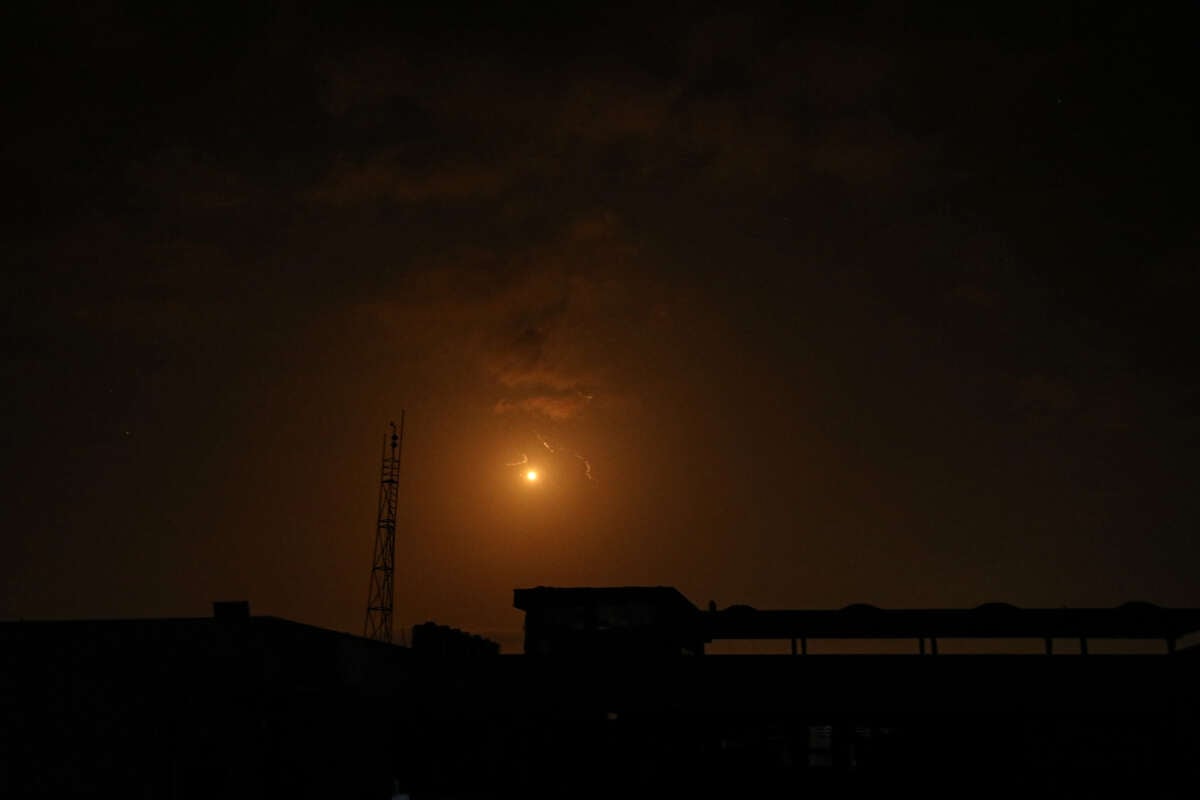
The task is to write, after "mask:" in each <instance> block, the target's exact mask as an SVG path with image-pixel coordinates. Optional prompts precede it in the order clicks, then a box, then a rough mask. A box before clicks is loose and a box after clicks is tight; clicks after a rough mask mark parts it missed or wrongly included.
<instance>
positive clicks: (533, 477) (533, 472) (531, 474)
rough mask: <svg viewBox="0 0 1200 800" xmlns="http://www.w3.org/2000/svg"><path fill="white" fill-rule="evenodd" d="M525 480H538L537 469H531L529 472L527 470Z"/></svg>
mask: <svg viewBox="0 0 1200 800" xmlns="http://www.w3.org/2000/svg"><path fill="white" fill-rule="evenodd" d="M525 480H527V481H536V480H537V470H534V469H531V470H529V472H526V473H525Z"/></svg>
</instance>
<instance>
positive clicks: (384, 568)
mask: <svg viewBox="0 0 1200 800" xmlns="http://www.w3.org/2000/svg"><path fill="white" fill-rule="evenodd" d="M388 425H390V426H391V428H392V434H391V437H390V447H389V438H388V437H387V436H385V437H384V440H383V458H382V462H383V465H382V467H381V469H380V477H379V514H378V517H377V519H378V522H377V523H376V526H375V558H374V560H373V561H372V564H371V586H370V589H369V592H368V594H367V617H366V620H365V621H364V622H363V636H365V637H367V638H368V639H374V640H375V641H377V642H387V643H388V644H391V642H392V602H393V600H394V598H395V589H394V588H393V587H394V584H393V579H394V577H395V572H396V496H397V490H398V488H399V485H400V451H401V448H402V447H403V445H404V411H401V412H400V428H399V431H397V429H396V423H395V422H389V423H388Z"/></svg>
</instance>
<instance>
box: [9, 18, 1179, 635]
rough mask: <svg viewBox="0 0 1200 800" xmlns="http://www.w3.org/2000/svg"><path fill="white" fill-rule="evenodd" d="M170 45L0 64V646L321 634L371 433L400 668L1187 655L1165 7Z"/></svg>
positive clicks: (344, 591)
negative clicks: (137, 633)
mask: <svg viewBox="0 0 1200 800" xmlns="http://www.w3.org/2000/svg"><path fill="white" fill-rule="evenodd" d="M190 5H191V6H193V7H185V5H184V4H173V3H167V4H150V3H147V4H136V5H135V4H130V5H124V4H110V3H84V4H81V5H80V6H78V7H75V8H73V9H72V10H70V11H66V10H64V8H63V7H58V6H57V4H46V5H45V7H44V9H43V10H42V11H31V10H29V9H26V10H24V11H22V12H14V11H12V10H6V11H5V12H3V14H4V16H5V18H4V19H3V20H2V21H0V22H2V26H0V27H3V29H4V34H3V37H4V40H5V41H4V45H3V49H2V50H3V52H4V55H3V58H4V60H5V62H6V63H5V71H6V74H7V77H8V80H7V81H6V87H7V89H6V92H5V106H6V112H7V113H6V114H5V116H6V118H7V121H6V123H5V124H4V134H3V137H2V141H3V157H2V167H0V169H2V175H3V186H4V193H3V195H4V198H5V209H4V214H3V223H2V224H3V226H4V235H3V240H2V247H3V263H4V279H3V284H2V285H3V295H2V298H3V306H2V312H3V317H2V328H0V331H2V339H0V363H2V365H3V366H2V369H3V373H2V374H3V379H2V380H3V387H4V389H3V393H2V395H0V415H2V416H0V420H2V423H3V424H2V425H0V448H2V450H0V452H2V453H3V465H4V474H5V476H6V477H5V478H4V480H3V482H0V487H2V489H0V492H2V494H0V508H2V509H3V518H2V519H3V533H2V536H0V617H2V618H22V617H23V618H30V619H33V618H60V617H122V616H202V615H205V614H207V613H209V603H210V602H211V601H212V600H218V599H242V598H245V599H248V600H250V601H251V604H252V608H253V610H254V612H255V613H264V614H274V615H278V616H284V617H288V618H291V619H295V620H298V621H302V622H307V623H311V624H315V625H321V626H324V627H329V628H334V629H338V630H350V631H354V632H360V631H361V630H362V619H363V613H364V609H365V605H366V599H367V578H368V572H369V569H370V565H371V564H370V562H371V547H372V540H373V537H374V533H375V513H376V498H377V492H378V477H379V466H380V465H379V456H380V443H381V441H382V439H383V436H384V434H385V432H386V429H387V422H388V420H389V419H398V418H399V414H400V410H401V409H402V408H403V409H406V410H407V431H406V439H405V445H404V454H403V467H402V474H401V491H400V507H401V508H400V524H399V532H398V537H397V538H398V546H397V570H396V584H397V612H396V617H397V624H398V625H404V626H409V625H411V624H414V623H417V622H421V621H424V620H427V619H433V620H437V621H438V622H441V623H443V624H449V625H454V626H456V627H461V628H465V629H468V630H470V631H472V632H476V633H482V634H485V635H489V636H493V637H494V638H497V639H499V640H501V641H502V643H503V644H504V646H505V648H506V649H507V650H512V649H515V648H517V647H519V640H520V627H521V616H520V613H519V612H517V611H515V610H513V609H512V608H511V602H512V595H511V590H512V589H513V588H514V587H518V586H533V585H538V584H544V585H623V584H667V585H673V586H676V587H678V588H679V589H680V590H681V591H683V592H684V593H685V594H686V595H687V596H688V597H689V598H690V599H692V600H693V601H694V602H695V603H696V604H697V605H700V606H704V605H705V604H707V602H708V601H709V599H714V600H716V601H717V603H718V604H719V605H720V606H726V605H729V604H733V603H747V604H750V605H754V606H757V607H762V608H770V607H784V608H801V607H818V608H829V607H840V606H843V605H846V604H848V603H852V602H866V603H874V604H877V605H881V606H892V607H930V606H932V607H937V606H973V605H976V604H978V603H981V602H985V601H1007V602H1011V603H1016V604H1018V605H1029V606H1053V607H1057V606H1062V605H1069V606H1097V605H1098V606H1108V605H1115V604H1118V603H1121V602H1124V601H1126V600H1131V599H1139V600H1147V601H1152V602H1157V603H1161V604H1167V605H1192V606H1196V605H1200V582H1198V580H1197V564H1198V563H1200V542H1198V537H1197V523H1198V522H1200V502H1198V497H1200V492H1198V489H1200V487H1198V481H1197V478H1198V471H1197V455H1198V453H1197V451H1198V444H1200V416H1198V414H1200V391H1198V390H1200V382H1198V380H1197V376H1196V375H1197V373H1196V363H1197V361H1198V358H1197V356H1198V353H1197V350H1198V349H1200V348H1197V337H1196V333H1195V324H1194V306H1195V302H1196V296H1197V291H1198V290H1200V277H1198V271H1197V268H1196V265H1197V253H1198V249H1200V248H1198V237H1197V223H1196V217H1197V214H1196V211H1197V202H1196V199H1195V192H1196V183H1197V175H1198V172H1200V170H1198V169H1197V159H1196V156H1195V150H1196V146H1197V142H1200V131H1198V130H1197V128H1198V125H1197V120H1198V115H1197V104H1198V101H1197V97H1198V92H1197V89H1196V83H1195V57H1196V47H1195V31H1196V30H1197V27H1196V23H1197V21H1198V20H1197V19H1196V16H1197V15H1196V14H1195V13H1194V12H1193V11H1191V10H1189V11H1187V14H1186V16H1185V15H1184V11H1183V9H1185V7H1187V6H1188V5H1189V4H1182V3H1181V4H1169V5H1163V6H1159V7H1157V8H1142V4H1127V5H1128V6H1129V7H1128V8H1126V9H1124V10H1122V11H1119V12H1114V11H1113V10H1111V5H1112V4H1107V3H1103V4H1100V3H1097V4H1094V5H1093V4H1053V3H1047V4H1038V6H1053V8H1052V9H1050V10H1046V9H1044V8H1043V9H1041V10H1039V11H1037V12H1036V13H1035V12H1028V13H1027V12H1024V11H1019V10H1016V7H1015V6H1013V5H1011V4H997V5H996V6H995V10H994V11H992V12H980V11H979V10H978V9H972V10H969V11H968V10H957V11H956V10H952V9H950V8H948V6H950V5H952V4H944V3H936V4H928V5H895V4H873V3H868V4H859V5H855V4H850V3H831V4H829V6H828V9H836V10H837V11H836V13H834V12H833V11H829V13H826V11H825V10H821V8H823V7H821V6H809V7H807V8H808V10H795V9H792V8H791V7H790V6H791V4H785V5H781V6H778V7H763V8H759V9H757V10H755V11H752V12H751V11H736V12H733V11H726V10H721V9H719V8H718V7H715V6H697V5H692V4H686V5H682V6H675V7H659V8H657V9H655V10H647V9H646V8H645V7H638V8H630V9H628V10H614V9H613V8H600V7H595V6H577V5H575V4H564V5H570V6H571V9H570V11H567V10H563V9H560V10H559V11H558V12H554V13H551V14H549V15H546V13H545V12H544V11H542V10H540V9H538V7H536V6H528V7H524V6H514V5H510V4H504V5H501V4H496V6H494V7H493V6H484V7H483V8H482V9H479V8H470V7H466V6H461V5H454V6H447V5H445V4H440V3H427V4H423V5H421V6H416V5H415V4H404V3H381V4H379V5H378V7H375V8H371V7H368V6H362V5H360V4H352V5H354V6H355V7H356V10H355V11H354V12H353V13H351V12H347V11H346V10H345V9H343V8H341V5H342V4H329V5H327V6H306V5H292V4H287V5H270V6H268V5H263V4H242V3H233V4H228V5H222V4H210V3H202V4H190ZM967 5H970V6H974V5H976V4H967ZM1190 8H1191V9H1193V10H1194V9H1195V6H1194V5H1191V6H1190ZM589 9H590V10H589ZM526 460H527V462H528V465H529V466H532V467H535V468H536V469H537V470H538V471H539V480H538V481H537V482H534V483H531V482H529V481H527V480H526V479H525V478H524V477H523V476H524V471H525V469H526V468H527V467H526V466H525V465H524V464H521V465H520V466H517V464H519V463H520V462H523V461H526Z"/></svg>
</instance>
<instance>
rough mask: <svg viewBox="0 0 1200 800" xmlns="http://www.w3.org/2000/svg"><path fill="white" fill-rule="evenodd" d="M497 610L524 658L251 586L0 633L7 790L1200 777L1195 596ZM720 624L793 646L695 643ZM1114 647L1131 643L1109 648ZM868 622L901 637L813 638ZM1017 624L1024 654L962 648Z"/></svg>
mask: <svg viewBox="0 0 1200 800" xmlns="http://www.w3.org/2000/svg"><path fill="white" fill-rule="evenodd" d="M514 602H515V605H516V606H517V607H518V608H520V609H522V610H524V611H525V614H526V649H527V651H528V652H529V653H530V655H500V656H497V655H496V648H495V646H494V645H492V644H490V643H487V642H486V640H482V639H480V638H479V637H473V636H471V635H470V634H467V633H464V632H462V631H455V630H454V629H450V628H445V627H443V626H436V625H433V624H428V625H427V626H417V627H416V628H414V631H413V646H412V647H399V646H394V645H388V644H385V643H380V642H376V641H371V640H368V639H364V638H362V637H358V636H351V635H349V634H344V633H337V632H333V631H327V630H322V629H319V628H314V627H311V626H307V625H302V624H299V623H295V622H290V621H287V620H282V619H276V618H271V617H258V616H253V615H251V614H250V609H249V607H248V606H247V605H246V604H244V603H222V604H217V605H216V606H215V608H214V616H213V617H210V618H203V619H157V620H88V621H71V622H7V623H0V796H3V797H6V798H7V797H62V796H106V797H107V796H114V795H121V796H137V797H166V798H175V797H181V798H185V797H186V798H191V797H197V798H198V797H214V796H220V797H277V796H278V797H283V796H290V797H363V798H386V797H391V796H393V795H395V794H408V795H409V796H411V797H413V798H421V797H430V798H435V797H562V796H570V797H613V796H660V797H661V796H665V797H678V796H698V797H730V796H752V795H754V794H760V795H771V796H791V797H798V796H805V795H807V796H833V795H837V796H839V797H847V796H849V797H868V796H869V797H880V796H885V795H897V794H900V793H905V794H907V793H909V792H912V791H916V792H917V793H918V794H920V795H922V796H926V797H928V796H934V797H950V796H954V797H961V796H964V795H969V796H996V797H1000V796H1005V797H1009V796H1013V795H1014V794H1019V796H1022V797H1028V796H1034V797H1050V796H1056V797H1057V796H1082V795H1085V794H1093V795H1103V796H1112V795H1113V794H1126V795H1129V796H1137V797H1180V796H1186V795H1185V794H1181V793H1180V791H1179V787H1181V786H1187V785H1189V784H1190V785H1192V786H1195V785H1196V783H1195V782H1196V780H1197V778H1200V775H1198V774H1197V769H1198V765H1200V733H1198V732H1200V686H1198V683H1197V680H1196V677H1197V667H1198V665H1200V660H1198V659H1197V658H1196V656H1197V655H1198V654H1200V650H1198V649H1197V648H1196V646H1195V644H1194V642H1193V640H1194V639H1196V638H1197V630H1200V622H1198V621H1200V610H1195V609H1163V608H1157V607H1154V606H1149V605H1145V604H1128V605H1125V606H1121V607H1118V608H1115V609H1075V610H1071V609H1016V608H1013V607H1011V606H1000V605H988V606H982V607H979V608H975V609H934V610H915V611H894V610H884V609H876V608H872V607H868V606H852V607H848V608H846V609H841V610H837V611H823V610H818V611H811V610H810V611H756V610H754V609H751V608H748V607H745V606H740V607H739V606H732V607H729V608H726V609H723V610H718V609H716V608H715V607H710V608H709V609H706V610H701V609H697V608H696V607H695V606H694V605H692V604H691V603H690V602H689V601H688V600H687V599H686V598H684V597H683V595H681V594H680V593H678V592H677V591H675V590H674V589H671V588H669V587H597V588H587V587H576V588H554V587H536V588H532V589H518V590H516V592H515V594H514ZM734 639H750V640H754V641H759V640H762V639H766V640H776V641H779V640H782V641H785V642H787V643H788V646H787V648H786V649H787V652H789V653H791V652H795V653H796V655H795V656H794V657H793V656H791V655H779V656H760V655H750V656H713V655H703V653H704V652H705V649H706V645H707V646H711V645H712V644H715V643H718V642H721V641H723V640H734ZM1046 639H1049V640H1050V642H1051V644H1052V646H1051V647H1050V648H1046V647H1045V640H1046ZM1116 639H1124V640H1130V641H1133V642H1134V643H1135V644H1137V646H1138V648H1140V652H1136V653H1130V654H1125V655H1116V654H1112V653H1108V652H1105V650H1106V647H1107V645H1108V644H1109V642H1110V641H1112V640H1116ZM793 640H795V642H796V644H795V646H794V647H793V646H791V645H790V643H791V642H792V641H793ZM859 640H866V641H868V642H886V643H890V644H892V645H896V644H902V645H903V646H904V647H905V648H906V652H905V653H903V654H897V653H892V654H886V655H823V654H820V653H824V652H825V650H826V649H827V648H826V645H828V644H829V643H830V642H835V643H836V642H850V641H859ZM1011 640H1021V641H1025V642H1026V643H1028V642H1029V641H1032V642H1034V644H1035V645H1038V646H1036V647H1034V648H1033V649H1032V650H1030V652H1029V654H1025V655H1017V654H1007V653H992V654H976V655H960V654H957V651H956V650H955V648H956V647H957V646H958V645H961V644H964V643H971V642H986V641H1011ZM1081 640H1082V641H1081ZM922 641H923V642H924V646H922V644H921V643H922ZM935 642H937V643H938V644H937V645H936V646H935ZM818 644H819V645H820V647H818V646H817V645H818ZM951 645H954V647H951ZM1068 645H1070V646H1068ZM806 651H807V655H806ZM1047 652H1050V653H1051V655H1050V656H1049V657H1048V656H1047V655H1046V653H1047ZM922 653H923V654H924V657H922ZM935 653H936V657H934V655H935ZM1081 653H1087V655H1086V657H1083V656H1081V655H1080V654H1081Z"/></svg>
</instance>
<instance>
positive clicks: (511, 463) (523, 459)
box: [504, 453, 529, 467]
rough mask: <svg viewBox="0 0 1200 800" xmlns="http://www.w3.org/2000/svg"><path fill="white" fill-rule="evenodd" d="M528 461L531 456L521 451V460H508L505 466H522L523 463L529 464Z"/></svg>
mask: <svg viewBox="0 0 1200 800" xmlns="http://www.w3.org/2000/svg"><path fill="white" fill-rule="evenodd" d="M528 463H529V456H527V455H526V454H525V453H521V460H520V461H508V462H506V463H505V464H504V466H506V467H520V466H523V465H525V464H528Z"/></svg>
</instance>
